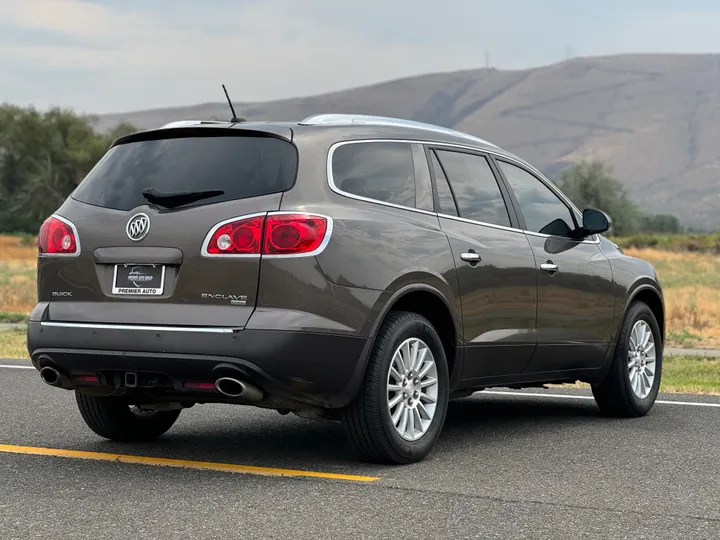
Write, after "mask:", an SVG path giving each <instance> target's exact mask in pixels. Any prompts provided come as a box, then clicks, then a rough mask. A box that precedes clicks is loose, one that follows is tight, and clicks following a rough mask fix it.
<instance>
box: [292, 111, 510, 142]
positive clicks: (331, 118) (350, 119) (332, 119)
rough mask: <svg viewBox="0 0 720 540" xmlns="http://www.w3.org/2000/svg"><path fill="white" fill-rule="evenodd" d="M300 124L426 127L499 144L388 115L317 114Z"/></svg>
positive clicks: (444, 128) (426, 128) (439, 131)
mask: <svg viewBox="0 0 720 540" xmlns="http://www.w3.org/2000/svg"><path fill="white" fill-rule="evenodd" d="M299 123H300V125H303V126H354V125H372V126H397V127H408V128H417V129H425V130H428V131H435V132H437V133H445V134H447V135H454V136H456V137H463V138H466V139H470V140H473V141H476V142H479V143H481V144H484V145H487V146H492V147H495V148H497V145H495V144H493V143H491V142H489V141H486V140H485V139H481V138H480V137H475V136H474V135H470V134H468V133H464V132H462V131H457V130H454V129H450V128H446V127H442V126H437V125H435V124H426V123H424V122H416V121H414V120H404V119H402V118H391V117H386V116H373V115H367V114H315V115H312V116H308V117H307V118H305V119H303V120H301V121H300V122H299Z"/></svg>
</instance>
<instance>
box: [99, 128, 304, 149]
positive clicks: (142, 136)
mask: <svg viewBox="0 0 720 540" xmlns="http://www.w3.org/2000/svg"><path fill="white" fill-rule="evenodd" d="M186 137H272V138H275V139H283V140H285V141H288V142H292V139H293V131H292V129H290V128H289V127H287V126H282V125H278V124H272V123H269V122H268V123H262V122H253V123H249V122H243V123H242V124H230V123H228V122H206V121H202V122H200V121H197V122H195V121H193V122H188V121H183V122H173V123H172V124H166V125H165V126H163V127H161V128H158V129H151V130H147V131H139V132H137V133H133V134H131V135H125V136H124V137H120V138H119V139H117V140H115V141H114V142H113V143H112V145H110V147H111V148H112V147H113V146H118V145H121V144H127V143H133V142H141V141H158V140H163V139H183V138H186Z"/></svg>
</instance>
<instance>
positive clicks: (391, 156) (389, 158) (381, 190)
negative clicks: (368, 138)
mask: <svg viewBox="0 0 720 540" xmlns="http://www.w3.org/2000/svg"><path fill="white" fill-rule="evenodd" d="M332 175H333V181H334V182H335V186H337V187H338V188H339V189H341V190H342V191H345V192H347V193H352V194H353V195H359V196H361V197H366V198H368V199H375V200H377V201H383V202H388V203H393V204H400V205H402V206H409V207H411V208H414V207H415V169H414V164H413V155H412V149H411V148H410V145H409V144H407V143H400V142H397V143H396V142H364V143H351V144H344V145H342V146H339V147H337V148H336V149H335V151H334V152H333V157H332Z"/></svg>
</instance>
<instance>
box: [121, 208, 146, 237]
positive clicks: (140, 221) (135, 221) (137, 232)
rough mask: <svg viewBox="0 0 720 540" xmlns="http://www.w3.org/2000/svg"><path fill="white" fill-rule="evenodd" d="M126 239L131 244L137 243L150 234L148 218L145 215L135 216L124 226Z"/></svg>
mask: <svg viewBox="0 0 720 540" xmlns="http://www.w3.org/2000/svg"><path fill="white" fill-rule="evenodd" d="M125 232H126V233H127V235H128V238H129V239H130V240H132V241H133V242H139V241H140V240H142V239H143V238H145V237H146V236H147V235H148V233H149V232H150V218H149V217H148V216H147V214H135V215H134V216H133V217H131V218H130V221H128V222H127V225H126V226H125Z"/></svg>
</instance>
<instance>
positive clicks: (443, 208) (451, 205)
mask: <svg viewBox="0 0 720 540" xmlns="http://www.w3.org/2000/svg"><path fill="white" fill-rule="evenodd" d="M430 164H431V165H432V168H433V172H434V173H435V186H436V188H437V192H438V199H439V201H440V208H438V212H440V213H441V214H447V215H448V216H457V215H458V211H457V206H455V198H454V197H453V194H452V191H451V190H450V184H448V181H447V178H446V177H445V172H444V171H443V169H442V167H441V166H440V162H439V161H438V158H437V156H436V155H435V151H434V150H431V151H430Z"/></svg>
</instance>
